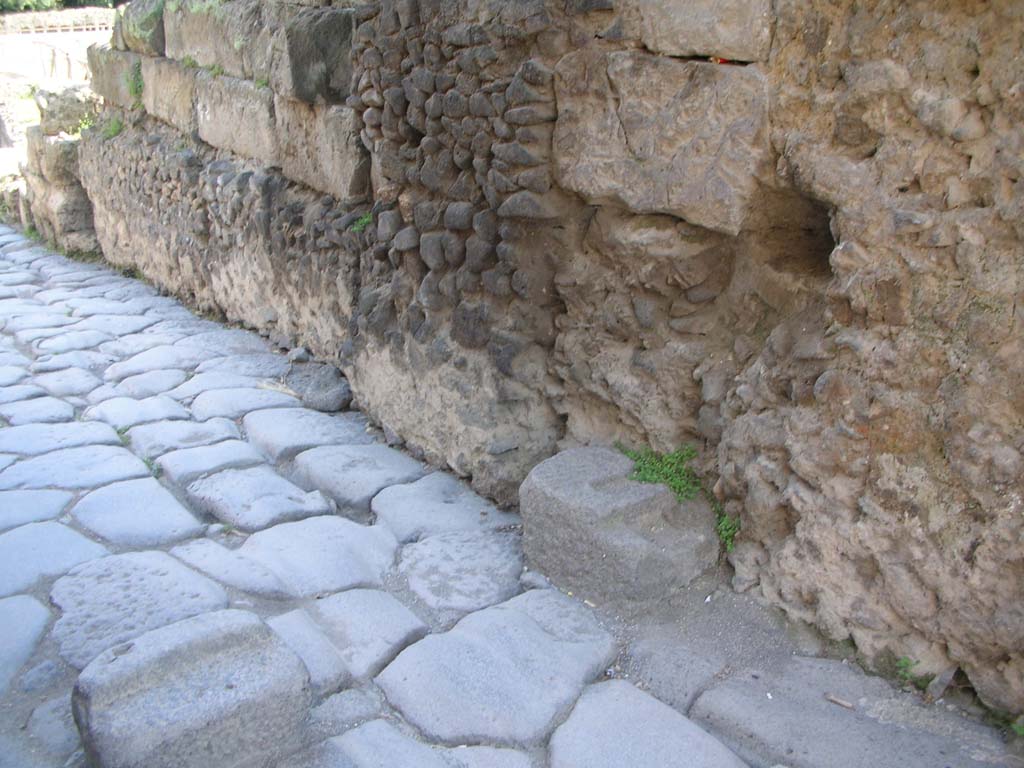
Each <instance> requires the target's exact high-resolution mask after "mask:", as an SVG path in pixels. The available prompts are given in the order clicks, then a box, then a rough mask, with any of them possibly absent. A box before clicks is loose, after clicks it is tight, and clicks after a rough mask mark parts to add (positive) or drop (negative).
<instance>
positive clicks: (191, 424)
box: [128, 419, 241, 459]
mask: <svg viewBox="0 0 1024 768" xmlns="http://www.w3.org/2000/svg"><path fill="white" fill-rule="evenodd" d="M240 435H241V433H240V432H239V431H238V427H237V426H235V424H234V422H231V421H228V420H227V419H209V420H208V421H204V422H201V423H199V422H195V421H156V422H153V423H152V424H142V425H140V426H138V427H132V428H131V429H130V430H128V439H129V441H130V443H131V446H132V450H133V451H135V452H136V453H137V454H139V455H140V456H144V457H145V458H147V459H155V458H156V457H157V456H160V455H162V454H165V453H167V452H168V451H174V450H179V449H183V448H195V447H197V446H200V445H210V444H211V443H218V442H220V441H221V440H230V439H232V438H237V437H240Z"/></svg>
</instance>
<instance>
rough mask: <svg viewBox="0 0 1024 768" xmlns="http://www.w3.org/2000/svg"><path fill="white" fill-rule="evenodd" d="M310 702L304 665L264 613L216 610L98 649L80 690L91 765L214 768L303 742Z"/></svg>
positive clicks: (76, 700) (79, 713)
mask: <svg viewBox="0 0 1024 768" xmlns="http://www.w3.org/2000/svg"><path fill="white" fill-rule="evenodd" d="M310 704H311V697H310V687H309V675H308V673H307V672H306V668H305V666H304V665H303V663H302V662H301V661H300V660H299V658H298V656H296V655H295V654H294V653H293V652H292V651H291V650H290V649H289V648H288V647H287V646H286V645H285V644H284V642H282V641H281V640H280V639H279V638H278V637H277V635H275V634H274V633H273V632H272V631H271V630H270V629H269V628H268V627H267V626H266V625H265V624H264V623H263V622H262V621H260V619H259V618H258V617H257V616H256V615H254V614H251V613H247V612H244V611H234V610H227V611H217V612H215V613H207V614H203V615H201V616H196V617H193V618H191V619H185V620H184V621H180V622H178V623H176V624H171V625H169V626H166V627H163V628H161V629H157V630H154V631H152V632H148V633H146V634H145V635H142V636H141V637H137V638H136V639H135V640H133V641H132V642H131V643H128V644H125V645H121V646H116V647H114V648H111V649H110V650H108V651H105V652H104V653H102V654H100V656H98V657H97V658H96V659H95V660H94V661H93V662H92V663H90V664H89V666H87V667H86V668H85V669H84V670H83V671H82V674H81V676H80V677H79V678H78V683H77V684H76V686H75V689H74V692H73V694H72V707H73V711H74V717H75V722H76V723H77V725H78V729H79V731H80V732H81V734H82V741H83V744H84V746H85V750H86V753H87V754H88V755H89V759H90V762H91V763H92V764H93V765H102V766H109V768H114V767H115V766H116V767H117V768H127V766H139V765H145V766H148V767H149V768H171V767H172V766H173V767H174V768H207V767H208V766H211V765H225V766H226V765H241V764H246V763H247V762H249V761H252V762H259V761H262V760H265V759H266V757H267V756H268V755H282V754H287V753H288V752H289V751H294V750H295V749H296V748H297V747H298V746H299V743H298V739H299V734H300V731H301V726H302V723H303V720H304V719H305V717H306V714H307V711H308V709H309V706H310Z"/></svg>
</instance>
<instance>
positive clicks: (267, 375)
mask: <svg viewBox="0 0 1024 768" xmlns="http://www.w3.org/2000/svg"><path fill="white" fill-rule="evenodd" d="M290 368H291V364H290V363H289V362H288V360H287V359H286V358H285V357H284V356H283V355H275V354H273V353H269V352H268V353H265V354H256V355H229V356H228V357H222V358H220V359H219V360H209V361H207V362H205V363H202V364H201V365H200V366H199V367H197V368H196V373H237V374H239V375H241V376H256V377H258V378H261V379H280V378H282V377H284V376H285V375H286V374H287V373H288V370H289V369H290Z"/></svg>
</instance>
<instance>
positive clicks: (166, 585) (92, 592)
mask: <svg viewBox="0 0 1024 768" xmlns="http://www.w3.org/2000/svg"><path fill="white" fill-rule="evenodd" d="M50 600H51V602H53V604H54V605H56V606H57V607H58V608H60V609H61V611H62V614H61V617H60V618H59V619H58V620H57V623H56V624H54V627H53V633H52V635H53V638H54V640H56V641H57V643H58V644H59V645H60V654H61V656H62V657H64V659H65V660H66V661H67V662H68V663H69V664H71V665H73V666H75V667H78V668H79V669H81V668H82V667H84V666H85V665H86V664H88V663H89V662H90V661H92V659H94V658H95V657H96V655H97V654H99V653H100V652H101V651H103V650H106V649H107V648H111V647H113V646H115V645H117V644H118V643H123V642H125V641H127V640H131V639H133V638H136V637H138V636H139V635H141V634H143V633H144V632H148V631H149V630H151V629H156V628H157V627H163V626H165V625H167V624H172V623H173V622H175V621H180V620H181V619H185V618H188V617H189V616H195V615H197V614H200V613H206V612H207V611H216V610H219V609H221V608H224V607H226V606H227V604H228V598H227V594H226V593H225V592H224V590H223V589H222V588H221V587H220V586H218V585H217V584H215V583H214V582H212V581H210V580H209V579H207V578H206V577H205V576H200V575H199V574H198V573H196V572H195V571H192V570H191V569H189V568H186V567H185V566H184V565H182V564H181V563H179V562H178V561H177V560H175V559H174V558H173V557H171V556H170V555H167V554H164V553H163V552H129V553H127V554H123V555H111V556H110V557H104V558H101V559H99V560H94V561H92V562H90V563H86V564H84V565H82V566H79V567H78V568H76V569H74V570H73V571H71V572H69V573H68V574H67V575H66V576H63V577H61V578H60V579H58V580H57V581H56V582H55V583H54V585H53V589H52V590H51V592H50Z"/></svg>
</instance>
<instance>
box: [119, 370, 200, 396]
mask: <svg viewBox="0 0 1024 768" xmlns="http://www.w3.org/2000/svg"><path fill="white" fill-rule="evenodd" d="M187 376H188V374H186V373H185V372H184V371H179V370H177V369H174V368H172V369H169V370H166V371H150V372H149V373H140V374H139V375H137V376H129V377H128V378H127V379H124V380H122V381H121V383H120V384H118V385H117V389H118V391H119V392H121V393H122V394H124V395H127V396H128V397H152V396H153V395H163V394H166V393H167V392H168V391H170V390H172V389H174V388H175V387H177V386H179V385H180V384H181V383H182V382H184V381H185V379H186V378H187Z"/></svg>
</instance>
